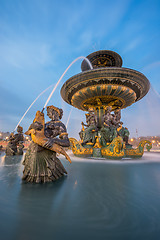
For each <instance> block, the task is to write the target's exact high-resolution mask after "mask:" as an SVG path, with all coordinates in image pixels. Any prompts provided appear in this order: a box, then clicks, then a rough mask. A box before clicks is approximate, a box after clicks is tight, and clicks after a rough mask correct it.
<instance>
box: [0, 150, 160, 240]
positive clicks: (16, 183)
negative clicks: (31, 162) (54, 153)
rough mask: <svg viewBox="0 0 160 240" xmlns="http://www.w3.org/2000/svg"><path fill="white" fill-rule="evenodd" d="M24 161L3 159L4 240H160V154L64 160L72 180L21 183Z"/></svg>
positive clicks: (0, 207) (0, 224) (0, 210)
mask: <svg viewBox="0 0 160 240" xmlns="http://www.w3.org/2000/svg"><path fill="white" fill-rule="evenodd" d="M22 158H23V157H22V156H15V157H7V158H5V156H4V152H1V155H0V239H1V240H3V239H5V240H8V239H9V240H10V239H15V240H21V239H23V240H25V239H26V240H32V239H39V240H41V239H54V240H61V239H70V240H72V239H76V240H77V239H78V240H79V239H92V240H94V239H100V240H103V239H104V240H107V239H109V240H112V239H113V240H114V239H118V240H125V239H126V240H132V239H136V240H137V239H138V240H139V239H148V240H149V239H152V240H159V239H160V154H159V153H145V154H144V156H143V157H142V158H141V159H139V160H134V161H133V160H125V159H124V160H121V161H111V160H110V161H103V160H98V161H95V160H93V159H92V160H86V159H80V158H76V157H74V156H73V155H72V156H71V158H72V160H73V162H72V164H69V163H68V162H67V161H65V159H64V158H63V157H60V159H61V160H62V162H63V164H64V165H65V167H66V169H67V171H68V176H67V177H64V178H63V179H60V180H58V181H57V182H54V183H48V184H29V183H28V184H26V183H23V182H22V180H21V177H22V172H23V165H22V163H21V162H22Z"/></svg>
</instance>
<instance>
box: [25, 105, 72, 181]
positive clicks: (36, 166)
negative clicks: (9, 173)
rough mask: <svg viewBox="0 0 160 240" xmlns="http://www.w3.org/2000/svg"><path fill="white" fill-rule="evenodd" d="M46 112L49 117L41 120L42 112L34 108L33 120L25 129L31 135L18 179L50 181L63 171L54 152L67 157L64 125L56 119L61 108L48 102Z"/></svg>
mask: <svg viewBox="0 0 160 240" xmlns="http://www.w3.org/2000/svg"><path fill="white" fill-rule="evenodd" d="M47 115H48V117H49V118H50V119H51V121H49V122H47V123H46V124H45V123H44V114H43V113H42V112H39V111H37V113H36V117H35V119H34V121H33V123H32V124H31V125H30V127H29V129H28V131H27V132H26V134H27V135H28V134H30V135H31V138H32V142H31V144H30V145H29V147H28V149H27V152H26V155H25V159H24V161H23V165H24V171H23V178H22V179H23V180H25V181H27V182H35V183H40V182H42V183H43V182H51V181H55V180H57V179H59V178H60V177H62V176H64V175H65V174H67V171H66V169H65V168H64V166H63V165H62V163H61V162H60V160H59V159H58V158H57V153H61V154H63V155H64V156H65V157H66V158H67V160H69V161H70V158H69V156H68V155H67V153H66V152H65V150H64V149H63V147H69V146H70V143H69V139H68V134H67V131H66V127H65V125H64V124H63V123H62V122H61V121H60V119H61V118H62V115H63V110H62V109H59V108H57V107H54V106H48V107H47Z"/></svg>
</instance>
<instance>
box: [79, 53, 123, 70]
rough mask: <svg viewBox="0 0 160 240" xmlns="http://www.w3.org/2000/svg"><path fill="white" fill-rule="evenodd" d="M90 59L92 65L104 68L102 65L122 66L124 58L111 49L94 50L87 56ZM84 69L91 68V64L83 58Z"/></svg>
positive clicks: (82, 67) (82, 65)
mask: <svg viewBox="0 0 160 240" xmlns="http://www.w3.org/2000/svg"><path fill="white" fill-rule="evenodd" d="M87 58H88V59H89V61H90V62H91V64H92V67H93V68H94V69H95V68H102V67H121V66H122V58H121V56H120V55H119V54H118V53H116V52H113V51H109V50H100V51H97V52H93V53H91V54H89V55H88V56H87ZM81 69H82V71H87V70H90V66H89V65H88V63H87V62H86V61H85V60H83V62H82V64H81Z"/></svg>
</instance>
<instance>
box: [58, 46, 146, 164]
mask: <svg viewBox="0 0 160 240" xmlns="http://www.w3.org/2000/svg"><path fill="white" fill-rule="evenodd" d="M87 58H88V59H89V60H90V62H91V63H92V66H93V69H90V68H89V67H88V65H87V64H86V61H83V62H82V64H81V69H82V72H81V73H79V74H77V75H75V76H73V77H71V78H69V79H68V80H67V81H66V82H65V83H64V84H63V86H62V88H61V96H62V98H63V99H64V101H66V102H67V103H68V104H70V105H72V106H73V107H76V108H78V109H80V110H83V111H88V113H87V114H86V122H87V124H84V123H83V122H82V130H81V131H80V133H79V135H80V138H81V140H80V141H77V140H76V139H75V138H70V143H71V147H72V151H73V153H74V154H75V155H76V156H79V157H96V158H97V157H104V158H113V159H114V158H120V159H121V158H124V157H141V156H142V155H143V152H144V146H145V144H147V145H146V148H147V150H150V148H151V143H150V142H149V141H148V140H143V141H141V142H140V143H139V145H138V147H137V148H136V149H134V148H132V145H130V144H129V143H128V137H129V131H128V129H127V128H126V127H123V123H122V122H121V121H120V120H121V109H124V108H126V107H129V106H130V105H132V104H133V103H135V102H137V101H139V100H140V99H142V98H143V97H144V96H145V95H146V94H147V93H148V91H149V89H150V82H149V80H148V79H147V78H146V77H145V76H144V75H143V74H142V73H140V72H138V71H135V70H133V69H129V68H123V67H122V58H121V56H120V55H119V54H117V53H116V52H113V51H108V50H101V51H97V52H94V53H91V54H90V55H88V56H87ZM113 111H114V113H112V112H113ZM84 126H86V128H84Z"/></svg>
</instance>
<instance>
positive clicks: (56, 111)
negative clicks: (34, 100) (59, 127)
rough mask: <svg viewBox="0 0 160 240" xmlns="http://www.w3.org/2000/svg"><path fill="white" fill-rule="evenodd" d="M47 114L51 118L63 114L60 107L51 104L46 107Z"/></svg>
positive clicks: (57, 117)
mask: <svg viewBox="0 0 160 240" xmlns="http://www.w3.org/2000/svg"><path fill="white" fill-rule="evenodd" d="M47 116H48V117H49V118H50V119H52V120H58V119H61V118H62V116H63V110H62V109H61V108H57V107H55V106H53V105H51V106H48V107H47Z"/></svg>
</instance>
